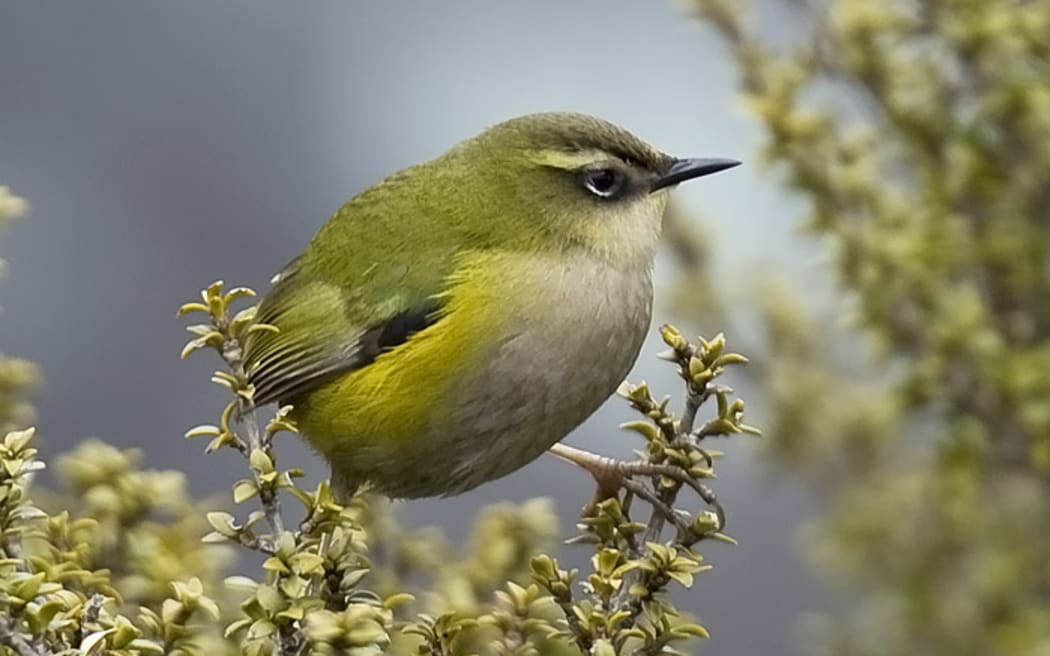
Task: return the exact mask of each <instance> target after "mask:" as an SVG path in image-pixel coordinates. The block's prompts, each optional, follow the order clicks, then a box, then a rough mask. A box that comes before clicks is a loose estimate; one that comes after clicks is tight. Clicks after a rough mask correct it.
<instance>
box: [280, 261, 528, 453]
mask: <svg viewBox="0 0 1050 656" xmlns="http://www.w3.org/2000/svg"><path fill="white" fill-rule="evenodd" d="M499 259H500V258H499V255H492V254H489V255H486V254H482V253H471V254H468V255H465V256H463V257H461V259H460V263H459V266H457V267H456V270H455V272H454V273H453V274H452V276H450V278H449V280H448V288H447V291H445V292H443V293H442V294H441V295H440V296H441V300H442V303H443V310H442V314H443V315H444V316H443V318H442V319H441V320H440V321H438V322H437V323H435V324H434V325H432V326H429V327H427V328H425V329H424V330H422V331H420V332H418V333H416V334H414V335H413V336H412V337H410V338H409V339H408V341H406V342H405V343H404V344H401V345H399V346H397V347H395V348H394V349H392V350H390V351H388V352H386V353H383V354H381V355H380V356H379V357H378V358H376V360H375V362H373V363H371V364H369V365H367V366H365V367H363V368H361V369H357V370H355V371H351V372H349V373H347V374H346V375H344V376H342V377H341V378H338V379H336V380H334V381H332V382H331V383H329V384H327V385H324V386H322V387H320V388H318V389H317V390H316V391H314V392H312V393H311V394H310V395H309V396H308V397H307V398H306V399H305V400H300V403H299V407H298V408H296V410H295V412H294V413H293V417H294V418H295V419H296V421H298V422H299V425H300V427H301V429H302V431H303V433H304V434H305V435H306V437H308V438H309V440H310V442H311V443H312V444H313V445H314V446H315V448H317V449H318V450H320V451H321V452H322V453H325V454H326V455H329V457H333V456H336V455H338V454H346V455H347V456H348V457H353V456H352V455H351V454H353V453H354V452H361V451H362V449H364V450H366V451H368V452H370V453H371V455H372V456H373V457H374V456H382V455H383V452H384V451H388V452H389V454H390V456H391V457H392V456H393V454H394V453H396V452H398V450H399V449H402V448H403V447H404V446H405V442H406V441H409V440H412V439H414V438H415V437H416V436H418V435H419V434H420V433H421V432H423V431H426V430H427V429H428V427H430V426H431V425H432V424H433V422H435V421H440V420H441V419H442V416H443V413H444V412H447V411H448V407H447V400H448V399H451V398H454V397H455V396H456V395H455V392H454V388H455V387H456V386H457V385H458V384H460V383H461V381H462V379H463V378H464V377H465V376H469V374H470V372H471V371H472V370H474V369H475V368H476V367H479V366H482V365H483V364H484V361H485V359H486V357H488V353H487V351H488V348H489V347H492V346H495V345H496V344H497V343H498V336H499V335H500V334H501V323H500V322H501V321H502V320H503V319H504V317H505V314H504V313H503V312H502V311H501V308H502V306H503V304H504V303H505V301H506V292H507V291H508V290H507V285H506V276H504V275H502V274H503V270H502V268H501V267H500V262H499Z"/></svg>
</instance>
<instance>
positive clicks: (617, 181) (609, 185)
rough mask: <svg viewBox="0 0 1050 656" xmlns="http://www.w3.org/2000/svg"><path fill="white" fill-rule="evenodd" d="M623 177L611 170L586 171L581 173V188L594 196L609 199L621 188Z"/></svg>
mask: <svg viewBox="0 0 1050 656" xmlns="http://www.w3.org/2000/svg"><path fill="white" fill-rule="evenodd" d="M623 180H624V179H623V175H622V174H621V173H620V172H619V171H616V170H613V169H587V170H586V171H584V172H583V186H584V187H586V188H587V191H589V192H591V193H592V194H594V195H595V196H601V197H602V198H611V197H613V196H615V195H616V192H618V191H620V188H621V187H623Z"/></svg>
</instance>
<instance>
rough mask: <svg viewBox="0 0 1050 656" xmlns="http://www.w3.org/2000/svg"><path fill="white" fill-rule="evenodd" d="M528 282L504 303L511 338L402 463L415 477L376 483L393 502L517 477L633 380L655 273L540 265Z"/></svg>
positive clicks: (591, 264)
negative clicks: (510, 317) (418, 448)
mask: <svg viewBox="0 0 1050 656" xmlns="http://www.w3.org/2000/svg"><path fill="white" fill-rule="evenodd" d="M530 277H531V278H532V280H531V284H530V285H529V287H530V288H527V289H523V290H522V292H523V293H522V294H519V295H518V296H519V297H518V298H508V299H506V311H507V312H509V313H512V314H513V315H514V316H513V321H510V322H508V324H509V325H511V326H513V327H514V328H513V330H511V331H509V332H508V334H506V335H505V336H503V337H502V338H501V339H500V340H499V341H498V344H497V345H496V346H494V347H491V348H490V349H488V351H489V353H488V355H487V356H486V357H485V358H484V360H483V365H482V366H480V367H478V368H477V369H476V370H475V371H474V372H473V373H472V374H471V375H469V376H466V377H465V378H464V380H463V384H462V386H461V387H460V390H461V391H460V392H459V394H458V395H457V398H456V400H455V401H454V402H453V407H452V408H451V410H452V413H451V421H449V422H448V423H447V424H444V425H443V426H442V427H441V429H440V430H434V431H433V432H432V433H431V434H430V435H427V436H425V437H424V438H423V439H419V440H416V441H415V443H416V444H418V445H426V446H425V448H424V449H423V450H422V451H421V452H419V453H416V454H414V455H415V458H410V459H407V460H405V461H402V464H403V465H408V466H409V467H411V470H410V471H402V472H399V473H398V474H399V475H393V476H377V477H375V480H376V481H377V482H381V483H380V486H381V487H382V488H383V489H384V491H385V492H386V493H387V494H390V495H392V496H399V497H416V496H430V495H439V494H444V495H448V494H457V493H459V492H464V491H466V490H469V489H471V488H473V487H476V486H478V485H480V484H482V483H484V482H486V481H490V480H493V479H495V478H499V477H501V476H504V475H506V474H509V473H510V472H512V471H515V470H516V469H519V468H520V467H522V466H524V465H525V464H526V463H528V462H530V461H532V460H534V459H535V458H537V457H538V456H540V455H541V454H542V453H543V452H544V451H546V450H547V449H548V448H550V446H551V445H552V444H554V443H555V442H557V441H559V440H560V439H562V438H563V437H565V435H566V434H568V433H569V432H570V431H571V430H572V429H574V428H575V427H576V426H578V425H579V424H580V423H582V422H583V421H584V420H585V419H586V418H587V417H588V416H590V415H591V414H592V413H593V412H594V411H595V410H597V409H598V407H599V406H600V405H601V404H602V403H603V402H604V401H605V400H606V399H608V398H609V396H611V395H612V394H613V392H615V390H616V388H617V386H618V385H619V384H620V382H621V381H622V380H623V379H624V377H625V376H626V375H627V373H628V372H629V371H630V369H631V367H632V366H633V364H634V362H635V359H636V358H637V356H638V352H639V350H640V349H641V346H642V342H643V341H644V339H645V335H646V332H647V331H648V328H649V321H650V312H651V306H652V281H651V275H650V272H649V269H648V268H636V269H628V270H618V269H613V268H610V267H609V266H608V265H607V264H606V263H604V262H599V261H595V260H591V259H583V260H580V261H576V262H570V263H559V264H556V265H553V266H552V265H551V263H545V262H537V263H536V270H535V271H534V272H533V276H530ZM536 289H541V290H542V293H540V294H538V295H537V294H535V293H534V292H535V291H536ZM525 296H528V300H525V299H524V298H523V297H525ZM413 460H414V461H416V462H415V463H414V464H413V463H411V462H410V461H413ZM420 460H422V461H423V462H425V463H428V464H429V465H430V466H418V465H423V462H420ZM435 462H440V463H442V465H443V466H441V467H434V466H433V463H435Z"/></svg>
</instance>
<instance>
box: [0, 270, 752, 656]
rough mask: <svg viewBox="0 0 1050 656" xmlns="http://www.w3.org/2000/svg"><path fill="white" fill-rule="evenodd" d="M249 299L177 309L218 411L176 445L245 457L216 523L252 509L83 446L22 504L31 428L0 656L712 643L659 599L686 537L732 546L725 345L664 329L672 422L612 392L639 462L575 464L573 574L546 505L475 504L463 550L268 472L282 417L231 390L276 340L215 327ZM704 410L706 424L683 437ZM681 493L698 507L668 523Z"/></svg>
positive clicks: (679, 510) (629, 650)
mask: <svg viewBox="0 0 1050 656" xmlns="http://www.w3.org/2000/svg"><path fill="white" fill-rule="evenodd" d="M252 295H253V294H252V292H251V291H250V290H248V289H244V288H239V289H234V290H231V291H228V292H226V291H224V290H223V289H222V285H221V283H216V284H214V285H212V286H210V287H209V288H208V289H206V290H205V291H204V292H203V293H202V301H201V302H195V303H189V304H186V305H184V306H183V307H182V308H181V309H180V314H187V313H189V314H193V313H203V315H204V316H205V323H201V324H197V325H193V326H190V327H189V330H190V332H191V333H193V335H194V337H193V339H191V341H190V342H189V343H188V344H187V345H186V348H185V349H184V351H183V355H184V356H185V355H189V354H190V353H193V352H194V351H197V350H202V349H203V350H213V351H215V352H216V353H217V354H218V355H219V356H220V357H221V359H222V361H223V362H224V364H225V367H224V368H223V369H221V370H219V371H216V372H215V374H214V375H213V377H212V381H213V382H215V383H217V384H218V385H220V386H222V387H223V388H225V389H226V390H227V392H228V393H231V400H230V402H229V404H228V405H227V407H226V409H225V410H224V411H223V412H222V414H221V417H220V418H219V421H218V422H217V424H216V425H207V424H205V425H200V426H197V427H195V428H192V429H190V430H189V431H188V432H187V437H191V438H193V437H207V438H209V440H210V441H209V443H208V446H207V448H206V449H205V451H206V452H208V453H213V452H219V453H218V454H216V455H214V456H212V457H231V456H236V455H238V454H239V455H240V456H241V457H243V461H244V471H245V478H243V479H241V480H238V481H236V482H232V481H231V483H232V495H231V498H230V499H229V501H227V502H224V503H222V504H221V505H222V506H224V507H226V508H227V509H228V510H229V509H231V508H233V506H237V505H247V506H251V507H252V509H251V510H249V511H246V512H243V511H241V512H237V513H236V514H234V513H232V512H228V511H221V510H213V511H211V512H206V510H205V509H207V508H213V507H215V505H216V504H217V503H218V502H216V501H201V500H193V499H190V498H189V497H188V496H187V494H186V485H185V482H186V481H185V477H184V475H183V474H182V473H180V472H174V471H155V470H148V469H142V468H141V462H140V461H141V454H140V453H139V452H138V451H137V450H134V449H131V450H125V451H121V450H119V449H116V448H114V447H111V446H108V445H106V444H104V443H102V442H100V441H97V440H88V441H85V442H83V443H82V444H81V445H80V446H79V447H78V448H77V449H75V450H74V451H73V452H71V453H69V454H66V455H63V456H60V457H58V458H57V460H56V465H57V467H56V469H57V476H56V479H57V480H58V481H60V482H61V488H60V489H59V490H56V491H44V490H40V489H39V488H32V482H33V481H32V479H33V477H34V475H35V473H36V472H38V471H40V470H42V469H43V468H44V462H43V461H42V460H41V459H40V458H39V457H38V454H37V452H36V449H35V446H34V435H35V433H34V430H33V429H32V428H30V429H25V430H12V431H9V432H7V433H6V435H5V436H4V437H3V439H2V441H0V655H7V654H16V655H17V656H42V655H50V654H56V655H57V654H103V653H105V654H114V655H117V656H123V655H129V656H130V655H131V654H162V653H163V654H176V655H186V656H190V655H196V654H215V655H217V656H218V655H221V654H227V653H228V654H234V653H241V654H250V655H255V654H259V655H262V654H280V655H281V656H286V655H287V656H292V655H299V654H319V655H323V654H333V655H335V654H348V655H350V656H367V655H374V654H380V653H384V654H393V655H399V654H400V655H406V656H407V655H408V654H433V655H435V656H459V655H464V656H465V655H467V654H477V655H479V656H489V655H492V656H497V655H504V654H506V655H510V654H514V655H522V656H524V655H527V654H537V655H543V656H563V655H564V656H571V655H572V654H580V653H593V654H600V655H602V656H612V655H617V654H624V655H626V654H631V655H635V656H648V655H654V654H678V653H683V652H682V651H681V649H684V648H687V646H688V644H687V643H688V641H690V640H692V639H695V638H698V637H706V636H707V631H706V629H704V628H703V627H701V626H699V625H698V624H695V623H694V622H693V621H692V620H691V619H690V618H689V617H688V616H685V615H683V614H682V613H680V612H679V611H678V609H677V608H675V606H674V604H673V603H672V602H671V600H670V599H669V597H668V592H669V588H670V587H671V586H672V584H674V585H679V586H684V587H686V588H688V587H691V586H692V585H693V582H694V577H695V576H696V575H697V574H699V573H702V572H703V571H706V570H707V569H709V568H710V566H709V565H707V564H705V563H703V562H702V560H703V559H702V557H701V555H700V553H699V552H698V551H697V550H696V547H697V545H698V544H699V543H700V542H701V541H703V540H706V539H717V540H723V541H730V542H731V541H732V539H731V538H729V537H728V536H727V535H725V534H724V533H723V532H722V531H723V529H724V527H725V524H726V513H725V510H724V509H723V508H722V506H721V504H720V503H719V502H718V501H717V499H716V498H715V496H714V493H713V492H712V491H711V490H710V489H709V488H708V486H707V485H706V479H709V478H711V477H713V476H714V461H715V459H716V458H717V457H718V456H719V455H720V454H719V453H717V452H715V451H711V450H709V449H707V448H706V444H707V442H706V441H705V440H708V439H710V438H712V437H715V436H728V435H733V434H737V433H757V430H756V429H754V428H752V427H750V426H747V425H746V424H744V423H742V420H743V402H742V401H740V400H733V399H731V398H730V394H731V391H730V390H729V389H728V388H725V387H722V386H721V385H719V384H718V382H717V381H718V379H719V377H720V376H721V375H722V374H723V373H724V372H725V370H726V369H727V368H729V367H733V366H736V365H740V364H743V363H744V362H745V361H746V360H745V359H744V358H743V356H740V355H738V354H735V353H729V352H726V351H725V345H726V343H725V338H724V337H722V336H721V335H719V336H717V337H715V338H714V339H711V340H704V339H702V338H701V339H700V340H699V342H698V343H696V344H694V343H692V342H690V341H689V340H687V339H686V338H685V337H684V336H683V335H681V334H680V333H679V332H678V331H677V330H675V329H674V328H671V327H669V326H665V327H664V328H662V329H661V334H662V336H663V338H664V341H665V342H666V344H667V345H668V346H669V347H670V348H669V350H668V351H667V352H666V353H664V354H663V356H662V357H664V358H665V359H667V360H668V361H670V362H671V363H673V365H674V366H675V367H676V368H677V370H678V373H679V375H680V377H681V379H682V381H683V383H684V386H685V409H684V411H683V413H682V415H681V416H676V415H675V414H673V413H672V411H671V410H670V409H669V400H668V399H666V398H665V399H662V400H657V399H655V398H654V397H653V396H652V394H651V393H650V391H649V388H648V386H646V385H645V384H644V383H643V384H641V385H630V384H627V383H625V384H624V385H623V387H622V388H621V390H620V393H621V395H622V396H623V397H624V398H625V399H626V400H627V402H628V403H629V404H630V405H631V406H632V407H633V408H635V409H636V410H637V411H638V412H639V413H641V418H640V419H639V420H638V421H634V422H631V423H629V424H626V425H625V426H624V427H625V428H627V429H629V430H630V431H631V432H632V433H633V434H635V435H636V437H638V438H641V439H643V440H644V448H643V449H642V450H641V451H639V459H638V460H635V461H630V462H620V461H615V460H610V459H602V458H598V457H597V456H593V455H592V454H584V455H586V456H588V457H590V458H592V459H593V460H592V462H594V463H597V465H596V466H597V469H596V478H597V480H599V481H600V485H599V488H598V492H597V493H596V495H595V498H594V499H593V500H592V501H591V503H590V504H589V505H588V506H587V508H586V510H585V512H584V514H583V516H582V517H581V520H580V524H579V526H578V529H579V534H578V535H577V536H576V537H575V538H573V540H572V542H575V543H577V544H580V545H584V546H580V547H577V548H587V549H590V550H592V552H593V557H592V559H591V567H590V568H589V569H588V570H587V571H586V572H582V573H581V572H577V571H575V570H573V571H567V570H564V569H562V568H561V567H560V566H559V564H558V560H557V558H556V557H555V556H554V555H553V554H552V553H551V548H552V546H553V543H554V541H555V539H556V538H557V537H558V535H559V531H558V527H557V521H556V517H555V514H554V512H553V508H552V506H551V503H550V501H549V500H544V499H537V500H533V501H530V502H527V503H525V504H522V505H521V506H512V505H509V504H497V505H494V506H491V507H489V508H487V509H486V510H484V511H483V512H482V513H481V514H480V516H479V517H478V518H477V521H476V523H475V525H474V528H473V530H472V533H471V537H470V539H469V542H468V544H467V545H465V548H458V547H456V546H454V545H453V544H451V543H450V541H449V540H448V539H446V538H445V537H444V536H443V535H442V534H441V533H440V531H437V530H435V529H425V530H420V531H408V530H405V529H403V528H401V527H399V526H398V524H397V522H396V521H395V520H394V518H393V516H392V515H391V513H390V507H389V505H388V504H387V503H386V502H385V501H384V500H382V499H380V498H375V497H373V496H372V495H370V494H369V493H368V492H367V490H365V491H362V492H360V493H358V494H357V495H356V496H355V497H354V498H353V499H352V501H351V503H350V504H349V505H348V506H345V507H344V506H341V505H339V504H338V503H336V501H335V499H334V498H333V495H332V492H331V489H330V487H329V484H328V482H327V481H323V482H321V483H320V484H318V485H317V486H316V487H315V488H313V489H307V488H305V487H303V486H301V485H300V484H299V483H298V482H297V479H299V478H300V477H301V476H302V475H303V473H302V471H300V470H298V469H294V468H292V469H282V468H280V467H279V466H278V463H277V460H276V455H275V452H274V449H273V442H274V439H275V438H276V437H277V436H278V434H280V433H294V432H295V426H294V424H292V423H291V422H290V421H289V420H288V418H287V415H288V409H287V408H282V409H280V410H279V411H278V412H277V413H276V414H275V415H274V416H273V417H272V418H271V419H270V420H269V421H268V422H267V423H266V425H265V426H260V425H259V424H258V423H257V421H256V414H257V412H256V408H255V407H254V404H253V402H252V394H253V390H252V389H251V386H250V385H248V384H247V381H246V378H245V376H244V371H243V366H242V362H241V355H240V354H241V341H242V339H243V338H244V337H245V336H246V335H247V334H249V332H251V331H253V330H270V329H272V328H271V327H268V326H266V325H263V324H259V323H256V322H255V321H254V320H253V319H254V311H255V310H254V307H248V308H245V309H242V310H240V311H239V312H236V313H232V312H231V311H230V309H231V308H230V306H231V305H232V304H235V303H237V302H238V301H239V299H243V298H245V297H250V296H252ZM16 382H20V384H14V383H11V384H9V385H8V386H7V387H3V388H0V408H13V407H15V406H14V404H13V403H12V402H11V398H12V397H15V396H16V395H21V394H23V393H24V391H25V387H26V386H27V384H26V383H27V382H28V381H26V380H22V381H16ZM18 398H19V399H21V397H20V396H19V397H18ZM709 400H710V401H711V403H710V405H711V406H712V409H713V411H714V412H713V413H712V416H711V417H710V418H708V419H706V421H703V422H700V421H699V420H698V414H699V411H700V410H702V409H705V408H707V406H708V404H707V402H708V401H709ZM20 402H21V401H20ZM17 417H18V415H15V414H13V413H9V414H7V415H6V416H5V420H6V421H12V420H14V419H15V418H17ZM21 418H23V419H24V418H25V415H24V413H23V415H21ZM565 448H566V449H570V448H569V447H565ZM570 450H571V449H570ZM581 453H584V452H576V453H575V454H570V455H574V456H575V457H578V456H580V454H581ZM563 455H564V454H563ZM202 457H204V455H203V454H202ZM31 488H32V490H33V492H34V493H35V494H37V496H38V498H37V499H36V500H35V501H34V500H33V499H31V498H30V496H29V493H30V490H31ZM683 493H690V494H694V495H695V497H696V498H697V501H699V502H701V503H703V504H705V506H706V508H708V509H704V510H699V511H698V510H696V509H695V508H694V509H690V505H696V503H695V502H694V503H693V504H687V505H686V506H685V507H684V508H683V507H679V502H680V501H682V500H683V499H682V498H680V497H682V494H683ZM282 506H284V508H283V510H282ZM288 522H293V523H288ZM665 527H666V530H665ZM237 547H240V548H243V549H246V550H248V551H250V552H255V555H256V556H258V558H257V559H256V560H257V562H258V561H261V571H258V572H256V573H255V574H253V575H236V576H227V575H228V574H229V573H230V571H231V570H232V569H233V568H234V567H235V566H236V567H237V569H243V568H245V567H251V566H250V565H249V564H248V563H249V559H247V558H242V559H241V560H240V561H237V560H236V559H235V558H233V556H234V553H235V549H236V548H237Z"/></svg>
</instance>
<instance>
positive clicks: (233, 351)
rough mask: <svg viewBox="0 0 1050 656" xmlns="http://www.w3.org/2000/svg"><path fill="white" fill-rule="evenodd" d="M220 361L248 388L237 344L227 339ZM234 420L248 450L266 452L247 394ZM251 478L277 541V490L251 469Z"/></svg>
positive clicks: (240, 398)
mask: <svg viewBox="0 0 1050 656" xmlns="http://www.w3.org/2000/svg"><path fill="white" fill-rule="evenodd" d="M220 328H221V327H220ZM222 359H223V361H224V362H226V365H227V366H228V367H229V368H230V370H231V371H232V372H233V375H234V376H236V377H237V379H238V380H240V381H242V382H243V383H245V386H246V387H247V382H248V376H247V374H246V373H245V370H244V358H243V356H242V350H241V344H240V342H238V341H237V340H235V339H230V338H227V340H226V343H225V344H224V345H223V348H222ZM237 421H238V423H239V424H240V425H241V426H242V427H243V428H244V431H245V433H247V437H248V447H249V448H250V449H251V451H255V450H257V449H258V450H265V449H267V448H268V447H269V446H270V444H269V440H265V441H264V440H263V432H262V429H261V428H260V427H259V421H258V419H257V418H256V416H255V402H254V401H253V400H252V399H251V397H250V396H248V395H244V394H237ZM249 453H250V452H249ZM252 475H253V476H254V477H255V482H256V484H257V485H258V486H259V501H260V503H261V504H262V507H263V512H264V513H265V514H266V521H267V522H268V523H269V524H270V529H271V530H272V531H273V537H274V540H276V539H277V538H278V536H280V535H281V533H283V532H284V521H283V520H282V519H281V501H280V499H279V498H278V496H277V493H276V491H271V490H270V488H269V487H268V486H266V485H264V484H263V482H262V480H261V479H260V478H259V472H257V471H255V469H254V468H253V469H252Z"/></svg>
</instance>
